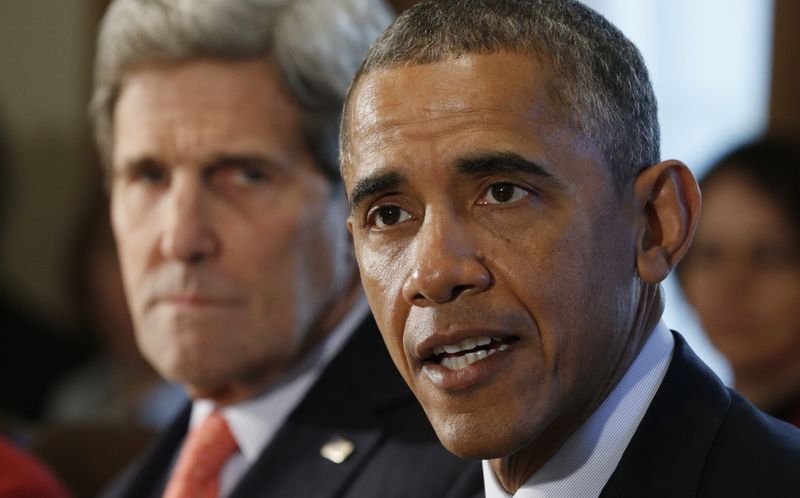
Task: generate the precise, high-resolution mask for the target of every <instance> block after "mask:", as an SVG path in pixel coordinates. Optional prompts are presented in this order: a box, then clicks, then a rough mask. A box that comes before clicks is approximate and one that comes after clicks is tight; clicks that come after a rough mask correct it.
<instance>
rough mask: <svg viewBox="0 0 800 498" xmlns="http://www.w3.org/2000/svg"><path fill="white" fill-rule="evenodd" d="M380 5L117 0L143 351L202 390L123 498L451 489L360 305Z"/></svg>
mask: <svg viewBox="0 0 800 498" xmlns="http://www.w3.org/2000/svg"><path fill="white" fill-rule="evenodd" d="M390 19H391V16H390V12H389V11H388V10H387V8H386V7H385V6H383V5H382V4H381V3H380V1H379V0H116V1H114V2H113V3H112V4H111V6H110V7H109V10H108V12H107V13H106V15H105V17H104V19H103V23H102V27H101V32H100V36H99V40H98V51H97V60H96V66H95V87H94V96H93V101H92V108H91V111H92V118H93V122H94V125H95V130H96V137H97V142H98V146H99V149H100V153H101V155H102V157H103V160H104V161H105V163H106V165H107V169H108V176H109V178H110V185H111V211H112V224H113V228H114V233H115V236H116V239H117V244H118V247H119V255H120V261H121V266H122V271H123V277H124V283H125V288H126V293H127V297H128V302H129V305H130V309H131V312H132V315H133V320H134V324H135V331H136V339H137V343H138V346H139V348H140V349H141V351H142V353H143V354H144V356H145V357H146V358H147V359H148V360H149V361H150V363H152V365H153V366H154V367H155V368H156V369H157V370H158V371H159V372H160V373H161V374H162V375H163V376H164V377H165V378H167V379H169V380H172V381H175V382H178V383H180V384H182V385H183V386H184V387H185V388H186V390H187V391H188V393H189V395H190V397H191V398H192V403H191V404H190V406H187V408H186V409H185V410H184V411H183V413H181V414H180V416H179V417H178V418H177V420H176V421H175V422H174V423H173V424H172V425H171V427H169V428H168V429H167V430H166V432H165V434H164V435H163V436H162V437H161V438H160V439H159V441H157V443H156V445H155V446H154V447H153V448H152V449H151V451H150V452H149V453H147V454H146V455H144V456H143V458H142V459H141V460H140V461H139V462H138V463H137V464H135V465H134V467H132V468H131V469H130V470H129V472H128V473H127V474H126V475H125V476H124V477H123V478H122V479H120V480H119V481H118V482H116V483H115V484H114V485H113V486H112V487H111V489H110V490H109V492H108V494H107V496H109V497H136V498H141V497H149V496H153V497H155V496H166V497H169V498H178V497H191V498H197V497H214V496H224V497H246V496H259V497H260V496H280V497H286V496H298V497H304V498H307V497H353V498H355V497H358V498H363V497H370V496H380V497H390V496H394V497H398V498H399V497H409V496H414V497H420V496H422V497H424V496H430V497H441V496H462V495H465V494H470V493H471V492H472V491H474V490H475V489H477V488H479V487H480V470H479V468H477V467H475V466H474V465H473V464H468V463H466V462H464V461H462V460H460V459H457V458H455V457H453V456H451V455H449V454H448V453H447V452H446V451H445V450H444V449H443V448H441V447H440V446H439V443H438V441H436V438H435V435H434V433H433V431H432V430H431V428H430V426H429V425H428V422H427V420H426V419H425V416H424V414H423V413H422V411H421V410H420V409H419V407H418V405H417V403H416V402H415V400H414V399H413V396H412V395H411V393H410V392H409V391H408V389H407V388H406V386H405V385H404V384H403V382H402V379H401V378H400V377H399V376H398V375H397V373H396V372H395V371H394V369H393V367H392V365H391V361H390V360H389V358H388V356H387V355H386V352H385V351H384V349H383V347H382V344H381V342H380V336H379V334H378V332H377V330H376V326H375V324H374V321H373V320H372V318H371V316H370V314H369V310H368V307H367V305H366V302H365V299H364V298H363V296H362V291H361V287H360V285H359V281H358V274H357V270H356V266H355V264H354V262H353V260H352V248H351V246H350V241H349V238H348V237H347V232H346V230H345V219H346V216H347V212H348V208H347V202H346V199H345V197H344V192H343V188H342V186H341V185H340V184H339V182H338V178H337V174H336V173H337V170H338V161H337V134H338V120H339V115H340V107H341V104H342V100H343V98H344V95H345V91H346V88H347V85H348V83H349V80H350V78H351V75H352V73H353V72H354V71H355V69H356V67H357V65H358V62H359V60H360V58H361V57H362V55H363V53H364V51H365V50H366V48H367V46H368V45H369V43H370V42H371V41H372V39H373V38H374V37H376V36H377V35H378V33H379V32H380V30H381V29H383V28H384V27H385V26H386V25H387V24H388V23H389V22H390Z"/></svg>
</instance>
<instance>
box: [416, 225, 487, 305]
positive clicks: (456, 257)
mask: <svg viewBox="0 0 800 498" xmlns="http://www.w3.org/2000/svg"><path fill="white" fill-rule="evenodd" d="M416 239H417V240H416V241H415V242H416V243H415V248H414V254H413V259H414V263H413V267H412V271H411V272H410V274H409V275H408V277H407V278H406V280H405V282H404V283H403V298H404V299H405V300H406V301H407V302H408V303H410V304H412V305H414V306H420V307H427V306H433V305H436V304H444V303H447V302H450V301H453V300H455V299H457V298H458V297H459V296H462V295H471V294H477V293H480V292H483V291H484V290H486V289H487V288H489V286H490V285H491V284H492V275H491V272H490V271H489V269H488V267H487V266H486V262H485V259H484V257H483V256H482V255H481V254H480V252H479V250H478V247H477V243H476V242H477V241H476V240H475V239H474V237H473V236H472V235H471V234H470V231H469V227H467V226H463V225H460V224H459V222H458V221H457V219H456V217H455V216H448V217H446V219H445V217H431V216H429V217H428V219H426V220H425V222H424V223H423V225H422V227H421V228H420V231H419V232H418V234H417V237H416Z"/></svg>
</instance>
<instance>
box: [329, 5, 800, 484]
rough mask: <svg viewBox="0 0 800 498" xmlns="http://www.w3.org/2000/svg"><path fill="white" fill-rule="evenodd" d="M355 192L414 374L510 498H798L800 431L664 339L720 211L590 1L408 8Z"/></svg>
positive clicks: (463, 451) (364, 130)
mask: <svg viewBox="0 0 800 498" xmlns="http://www.w3.org/2000/svg"><path fill="white" fill-rule="evenodd" d="M343 118H344V119H343V125H342V131H341V133H342V135H341V139H340V146H341V157H342V175H343V177H344V181H345V188H346V190H347V193H348V197H349V201H350V205H351V215H350V218H349V219H348V227H349V229H350V231H351V232H352V235H353V238H354V244H355V249H356V259H357V261H358V264H359V267H360V270H361V272H360V273H361V278H362V281H363V284H364V287H365V290H366V293H367V298H368V300H369V302H370V305H371V307H372V309H373V312H374V314H375V318H376V321H377V324H378V327H379V328H380V330H381V333H382V334H383V337H384V341H385V342H386V345H387V347H388V349H389V352H390V353H391V355H392V358H393V360H394V362H395V365H396V366H397V367H398V369H399V371H400V373H401V374H402V375H403V377H404V378H405V380H406V382H407V383H408V384H409V386H410V387H411V389H412V390H413V391H414V394H415V395H416V396H417V398H418V399H419V400H420V402H421V404H422V406H423V408H424V409H425V411H426V414H427V415H428V418H429V419H430V420H431V422H432V423H433V426H434V429H435V430H436V432H437V435H438V436H439V438H440V439H441V441H442V442H443V443H444V445H445V446H446V447H447V448H448V449H450V450H451V451H452V452H453V453H455V454H457V455H459V456H462V457H465V458H481V459H483V460H484V462H483V467H484V481H485V487H486V495H487V496H488V497H492V498H494V497H507V496H511V495H513V496H518V497H531V496H537V497H553V496H568V497H573V496H576V497H577V496H579V497H596V496H608V497H611V496H626V497H641V496H647V497H653V496H665V497H666V496H705V497H717V496H795V495H796V494H797V489H798V486H799V485H800V433H798V431H797V430H796V429H794V428H792V427H790V426H788V425H787V424H783V423H781V422H778V421H776V420H774V419H771V418H769V417H767V416H765V415H763V414H761V413H760V412H758V411H757V410H755V409H754V408H753V407H752V406H751V405H749V404H748V403H747V402H746V401H744V400H743V399H742V398H741V397H740V396H738V395H737V394H735V393H733V392H731V391H729V390H728V389H727V388H725V387H724V386H723V385H722V384H721V383H720V382H719V380H718V379H716V377H715V376H714V375H713V374H712V373H711V372H710V371H708V370H707V369H706V368H705V366H703V365H702V363H701V362H700V361H699V360H698V359H697V358H696V357H695V356H694V355H693V353H692V352H691V351H690V350H689V348H688V346H686V344H685V343H684V342H683V340H682V339H681V337H680V336H679V335H678V334H675V333H672V332H670V331H669V329H668V328H667V327H666V325H665V324H664V323H663V322H662V321H661V314H662V312H663V294H662V289H661V286H660V282H661V281H662V280H663V279H664V278H666V276H667V275H668V274H669V272H670V271H671V269H672V268H673V267H674V265H675V264H676V263H677V261H678V260H679V259H680V258H681V257H682V256H683V254H684V253H685V251H686V249H687V247H688V245H689V243H690V240H691V237H692V233H693V231H694V228H695V224H696V220H697V215H698V211H699V208H700V194H699V190H698V188H697V184H696V182H695V180H694V177H693V176H692V174H691V173H690V171H689V170H688V168H687V167H686V166H685V165H684V164H682V163H681V162H679V161H675V160H669V161H661V159H660V157H659V156H660V152H659V130H658V121H657V113H656V101H655V97H654V94H653V90H652V87H651V85H650V82H649V78H648V75H647V70H646V68H645V66H644V63H643V61H642V59H641V56H640V55H639V53H638V51H637V50H636V48H635V47H634V46H633V45H632V44H631V43H630V42H629V41H628V40H627V39H626V38H625V37H624V36H623V35H622V33H620V32H619V31H618V30H617V29H616V28H615V27H613V26H612V25H611V24H610V23H608V22H607V21H606V20H605V19H603V18H602V17H601V16H599V15H598V14H597V13H595V12H594V11H592V10H590V9H588V8H586V7H585V6H583V5H581V4H580V3H578V2H574V1H570V0H493V1H484V2H474V1H470V0H442V1H430V2H424V3H423V4H420V5H418V6H416V7H413V8H412V9H410V10H408V11H406V12H405V13H404V14H403V15H402V16H400V18H398V20H397V21H396V22H395V23H394V24H393V25H392V26H391V27H390V28H389V29H388V30H387V31H386V32H385V33H384V34H383V35H382V36H381V37H380V38H379V39H378V41H377V42H376V43H375V44H374V45H373V46H372V47H371V49H370V51H369V53H368V55H367V57H366V60H365V62H364V63H363V64H362V66H361V68H360V69H359V71H358V73H357V74H356V77H355V80H354V82H353V84H352V86H351V89H350V92H349V94H348V97H347V100H346V105H345V110H344V114H343Z"/></svg>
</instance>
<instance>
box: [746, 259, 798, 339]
mask: <svg viewBox="0 0 800 498" xmlns="http://www.w3.org/2000/svg"><path fill="white" fill-rule="evenodd" d="M753 295H754V296H755V297H756V298H757V305H756V306H755V308H756V309H757V312H758V316H757V317H756V319H757V320H759V321H761V322H762V323H764V324H765V326H764V327H763V329H764V330H765V331H767V333H771V334H774V335H776V336H778V335H781V336H784V337H786V339H789V338H790V337H798V336H800V306H798V303H800V273H798V272H785V273H784V274H782V275H778V276H775V277H773V278H770V279H769V280H767V281H765V282H764V283H763V284H761V285H759V286H758V287H757V288H756V289H755V290H754V292H753Z"/></svg>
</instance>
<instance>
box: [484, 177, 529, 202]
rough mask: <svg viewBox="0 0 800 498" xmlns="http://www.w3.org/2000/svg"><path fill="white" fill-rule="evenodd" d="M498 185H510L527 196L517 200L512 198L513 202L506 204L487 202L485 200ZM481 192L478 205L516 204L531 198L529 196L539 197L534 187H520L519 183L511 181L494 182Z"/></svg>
mask: <svg viewBox="0 0 800 498" xmlns="http://www.w3.org/2000/svg"><path fill="white" fill-rule="evenodd" d="M497 185H510V186H511V187H513V188H514V189H517V190H520V191H522V192H524V193H525V195H523V196H521V197H519V198H516V199H513V198H512V199H511V200H509V201H506V202H491V201H487V200H485V198H486V197H487V196H488V195H489V194H490V193H491V191H492V188H493V187H495V186H497ZM481 192H482V193H481V195H480V197H478V202H477V204H478V205H503V204H514V203H516V202H518V201H520V200H521V199H523V198H526V197H529V196H532V195H538V193H537V191H536V189H534V188H532V187H530V186H528V185H520V184H519V183H518V182H515V181H510V180H493V181H491V182H490V183H489V184H488V185H486V187H484V188H483V190H482V191H481ZM515 195H516V194H515Z"/></svg>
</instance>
